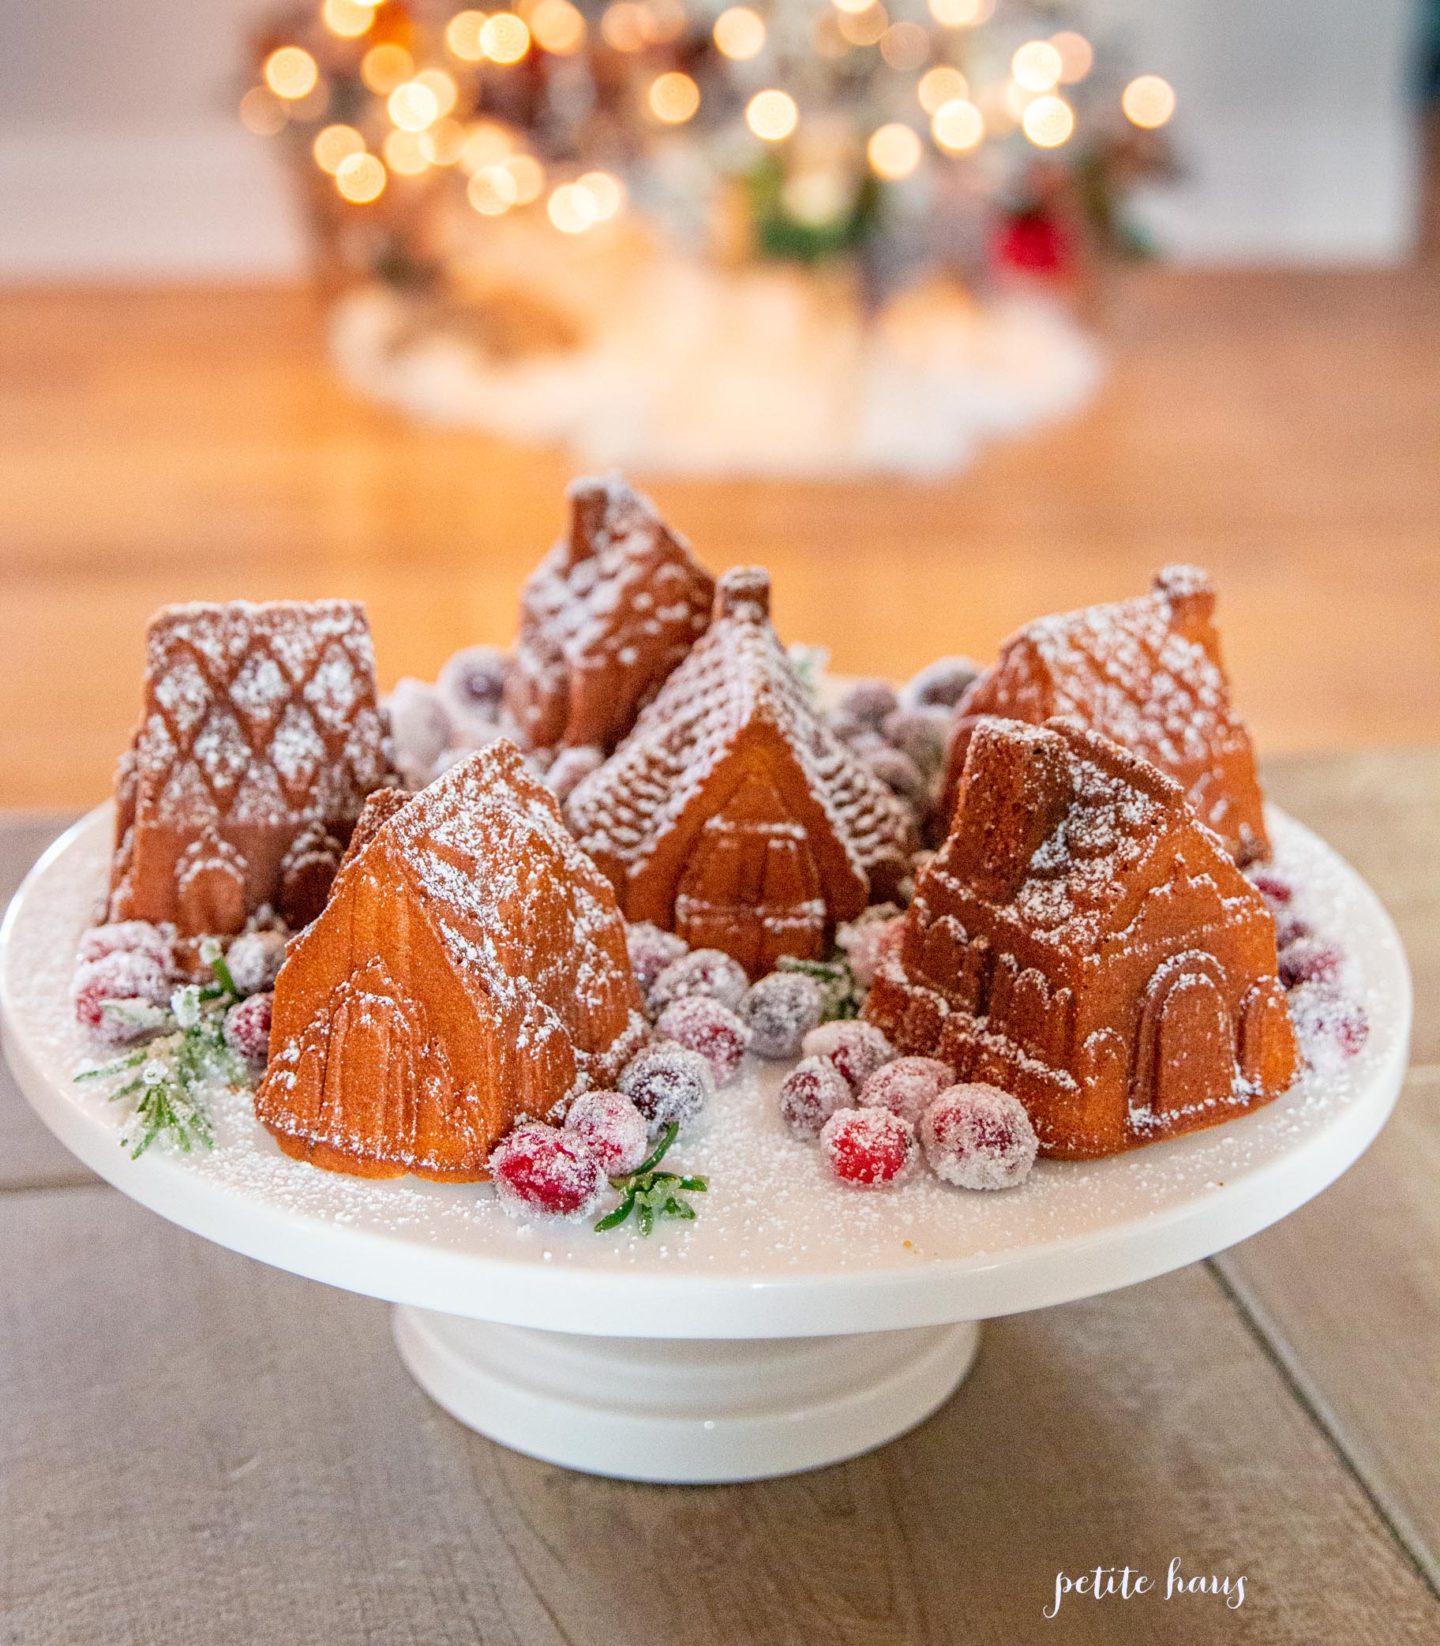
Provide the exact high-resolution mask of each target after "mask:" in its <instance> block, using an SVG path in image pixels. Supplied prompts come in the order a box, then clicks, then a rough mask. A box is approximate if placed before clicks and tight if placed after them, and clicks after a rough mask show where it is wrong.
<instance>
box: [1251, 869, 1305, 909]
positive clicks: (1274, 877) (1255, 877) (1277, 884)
mask: <svg viewBox="0 0 1440 1646" xmlns="http://www.w3.org/2000/svg"><path fill="white" fill-rule="evenodd" d="M1250 884H1251V885H1252V886H1253V887H1254V888H1255V890H1256V891H1257V892H1259V893H1260V895H1261V897H1263V898H1264V899H1265V901H1266V902H1267V903H1272V904H1277V905H1284V904H1287V903H1289V902H1291V901H1292V900H1293V899H1294V896H1295V888H1294V887H1293V886H1292V885H1291V884H1290V882H1289V881H1288V880H1282V879H1281V878H1280V876H1279V875H1278V874H1274V873H1272V872H1271V871H1270V870H1269V869H1266V870H1264V871H1263V873H1260V874H1252V875H1251V876H1250Z"/></svg>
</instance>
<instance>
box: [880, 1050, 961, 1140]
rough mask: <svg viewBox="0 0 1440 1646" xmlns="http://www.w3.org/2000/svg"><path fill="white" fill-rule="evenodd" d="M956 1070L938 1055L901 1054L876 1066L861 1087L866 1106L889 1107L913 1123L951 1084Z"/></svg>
mask: <svg viewBox="0 0 1440 1646" xmlns="http://www.w3.org/2000/svg"><path fill="white" fill-rule="evenodd" d="M954 1084H955V1071H954V1069H952V1068H951V1067H950V1065H949V1064H948V1063H942V1062H941V1061H940V1060H939V1058H935V1057H897V1058H896V1059H895V1061H894V1062H893V1063H886V1064H884V1065H883V1066H882V1067H880V1068H878V1069H876V1071H875V1073H874V1074H872V1075H871V1076H870V1077H869V1079H868V1080H866V1082H865V1084H864V1085H863V1086H862V1087H861V1088H860V1107H861V1108H862V1109H889V1110H890V1112H891V1113H892V1114H898V1115H899V1116H900V1118H901V1119H902V1120H908V1121H909V1122H910V1124H911V1125H912V1126H918V1125H919V1124H920V1116H921V1115H923V1114H924V1113H925V1111H926V1109H928V1108H929V1107H930V1105H931V1104H932V1103H933V1102H934V1101H935V1099H936V1098H937V1097H939V1095H940V1093H941V1092H943V1091H944V1090H946V1088H947V1087H950V1086H953V1085H954Z"/></svg>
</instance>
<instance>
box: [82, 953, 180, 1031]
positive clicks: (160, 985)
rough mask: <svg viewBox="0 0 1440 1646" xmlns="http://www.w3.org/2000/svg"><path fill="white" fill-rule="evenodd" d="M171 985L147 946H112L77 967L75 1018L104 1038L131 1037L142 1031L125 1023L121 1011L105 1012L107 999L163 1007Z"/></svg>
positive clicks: (168, 975)
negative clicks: (119, 947)
mask: <svg viewBox="0 0 1440 1646" xmlns="http://www.w3.org/2000/svg"><path fill="white" fill-rule="evenodd" d="M170 987H171V980H170V974H169V971H168V970H167V968H166V967H164V966H162V965H161V963H160V962H159V961H158V960H157V959H156V958H155V956H154V955H153V954H151V953H150V952H149V950H148V949H114V950H112V951H111V952H110V953H109V954H103V955H101V956H100V958H99V959H98V960H87V961H85V962H84V964H83V965H80V966H77V967H76V969H75V980H74V984H73V987H72V993H71V998H72V999H73V1001H74V1003H75V1017H76V1020H77V1021H78V1022H80V1023H83V1024H84V1026H85V1027H86V1028H87V1029H91V1030H93V1031H94V1032H95V1033H96V1034H98V1035H100V1037H101V1038H102V1039H104V1040H109V1041H113V1042H115V1043H117V1044H118V1043H120V1042H123V1041H126V1040H132V1039H135V1038H137V1037H138V1035H139V1034H140V1033H141V1032H144V1031H142V1030H141V1029H140V1028H139V1026H138V1024H127V1023H126V1022H125V1021H124V1016H123V1014H116V1013H111V1012H107V1011H106V1010H105V1006H106V1002H107V1001H124V1002H126V1003H127V1004H131V1003H136V1002H138V1003H140V1004H141V1005H148V1006H163V1005H164V1004H165V1002H166V1001H167V1000H169V998H170ZM152 1027H153V1025H152Z"/></svg>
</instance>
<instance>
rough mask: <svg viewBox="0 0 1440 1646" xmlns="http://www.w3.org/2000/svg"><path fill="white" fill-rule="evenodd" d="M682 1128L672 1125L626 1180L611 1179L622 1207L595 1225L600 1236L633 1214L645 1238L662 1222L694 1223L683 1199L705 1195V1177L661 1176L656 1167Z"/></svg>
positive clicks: (687, 1204)
mask: <svg viewBox="0 0 1440 1646" xmlns="http://www.w3.org/2000/svg"><path fill="white" fill-rule="evenodd" d="M679 1133H680V1127H679V1125H678V1124H677V1123H676V1122H675V1121H673V1120H672V1121H671V1122H670V1124H669V1125H668V1126H667V1127H666V1128H665V1130H664V1132H663V1134H662V1135H661V1138H660V1141H659V1142H658V1143H657V1144H656V1145H655V1147H654V1148H653V1149H652V1150H651V1151H650V1153H649V1154H648V1155H647V1156H646V1158H645V1159H644V1160H642V1161H641V1162H640V1164H639V1165H638V1166H637V1167H636V1168H635V1170H634V1171H633V1172H629V1173H627V1174H626V1176H624V1177H612V1178H611V1179H610V1187H611V1188H612V1189H618V1190H619V1191H620V1204H619V1205H618V1206H616V1207H615V1209H614V1210H613V1211H609V1212H606V1214H605V1216H604V1217H602V1218H601V1219H600V1221H599V1222H598V1223H597V1224H596V1225H595V1230H596V1233H597V1234H603V1233H605V1231H606V1230H607V1229H618V1228H619V1227H620V1225H621V1224H622V1223H623V1222H624V1221H625V1220H626V1218H628V1217H629V1216H630V1214H631V1212H634V1214H635V1221H636V1223H637V1224H638V1225H639V1228H640V1233H641V1234H642V1235H648V1234H650V1233H651V1232H652V1231H653V1229H654V1227H655V1225H656V1223H657V1222H658V1221H659V1220H660V1219H661V1218H666V1217H670V1218H679V1219H681V1220H682V1221H684V1222H691V1221H693V1220H694V1217H695V1208H694V1207H693V1206H692V1205H691V1204H690V1202H689V1201H688V1200H686V1199H684V1198H683V1197H684V1196H685V1195H688V1194H704V1192H705V1190H706V1189H707V1188H708V1187H709V1185H708V1183H707V1182H706V1181H705V1179H704V1178H703V1177H682V1176H680V1175H679V1174H678V1173H676V1172H659V1171H656V1169H655V1168H656V1167H657V1166H658V1165H659V1164H660V1162H661V1161H662V1160H663V1159H664V1158H665V1155H666V1153H667V1151H668V1150H669V1148H670V1145H671V1144H672V1143H673V1142H674V1141H675V1139H676V1137H678V1136H679Z"/></svg>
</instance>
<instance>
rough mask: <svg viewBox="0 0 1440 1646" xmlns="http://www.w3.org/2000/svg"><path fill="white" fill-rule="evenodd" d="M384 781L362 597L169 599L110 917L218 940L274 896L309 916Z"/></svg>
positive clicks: (154, 646) (126, 775) (296, 918)
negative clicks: (186, 602)
mask: <svg viewBox="0 0 1440 1646" xmlns="http://www.w3.org/2000/svg"><path fill="white" fill-rule="evenodd" d="M389 781H392V779H391V777H390V771H389V759H388V753H387V747H386V737H385V732H384V726H383V723H382V719H381V715H380V711H379V708H378V705H377V696H376V688H375V660H374V654H373V651H372V648H371V642H370V628H369V625H368V623H367V622H366V619H365V613H364V610H363V608H362V607H360V606H358V605H356V604H354V603H352V602H350V601H345V600H325V601H314V602H307V603H300V602H291V601H279V602H274V603H271V604H266V605H252V604H250V603H248V602H244V601H237V602H235V603H233V604H229V605H190V606H171V607H167V608H166V609H165V610H164V611H161V612H160V613H158V614H157V615H156V617H154V618H153V619H152V620H151V623H150V627H149V631H148V634H147V637H146V676H145V703H144V709H143V713H142V717H141V721H140V726H139V729H138V730H137V732H136V734H135V740H134V743H133V745H132V747H131V749H130V750H129V752H128V753H127V755H126V756H125V758H124V760H123V761H122V762H121V767H120V775H119V781H118V784H117V794H116V802H117V814H118V815H117V827H116V850H115V858H114V864H113V868H112V873H111V883H110V895H109V906H108V918H109V919H111V920H149V921H173V922H174V923H175V925H176V927H177V929H178V930H179V932H180V934H181V935H182V936H196V935H200V934H203V933H221V934H223V933H228V932H235V931H238V930H239V929H240V928H241V927H242V926H243V925H244V923H245V920H246V917H247V916H248V915H250V914H252V913H254V911H255V910H256V909H258V908H260V907H261V906H262V905H269V906H270V907H272V908H273V909H275V910H276V911H277V912H278V913H279V914H281V915H282V916H283V917H284V918H285V919H286V920H287V921H288V922H289V923H290V924H291V925H294V926H299V925H303V924H304V923H305V922H306V921H307V920H310V919H312V918H313V917H314V915H315V914H316V913H318V911H319V909H320V907H321V906H322V904H323V903H324V900H325V896H326V893H327V892H328V890H329V886H330V881H331V880H332V879H333V877H334V874H335V870H336V867H337V865H338V863H339V861H340V856H341V853H342V852H343V850H344V847H345V843H346V841H347V840H348V839H349V837H350V831H351V829H352V828H353V826H354V824H355V820H356V818H357V817H358V815H359V813H360V808H361V805H362V804H363V803H364V800H365V797H366V795H367V794H369V793H370V792H371V790H373V789H376V788H378V787H380V786H381V785H383V784H385V783H387V782H389Z"/></svg>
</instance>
